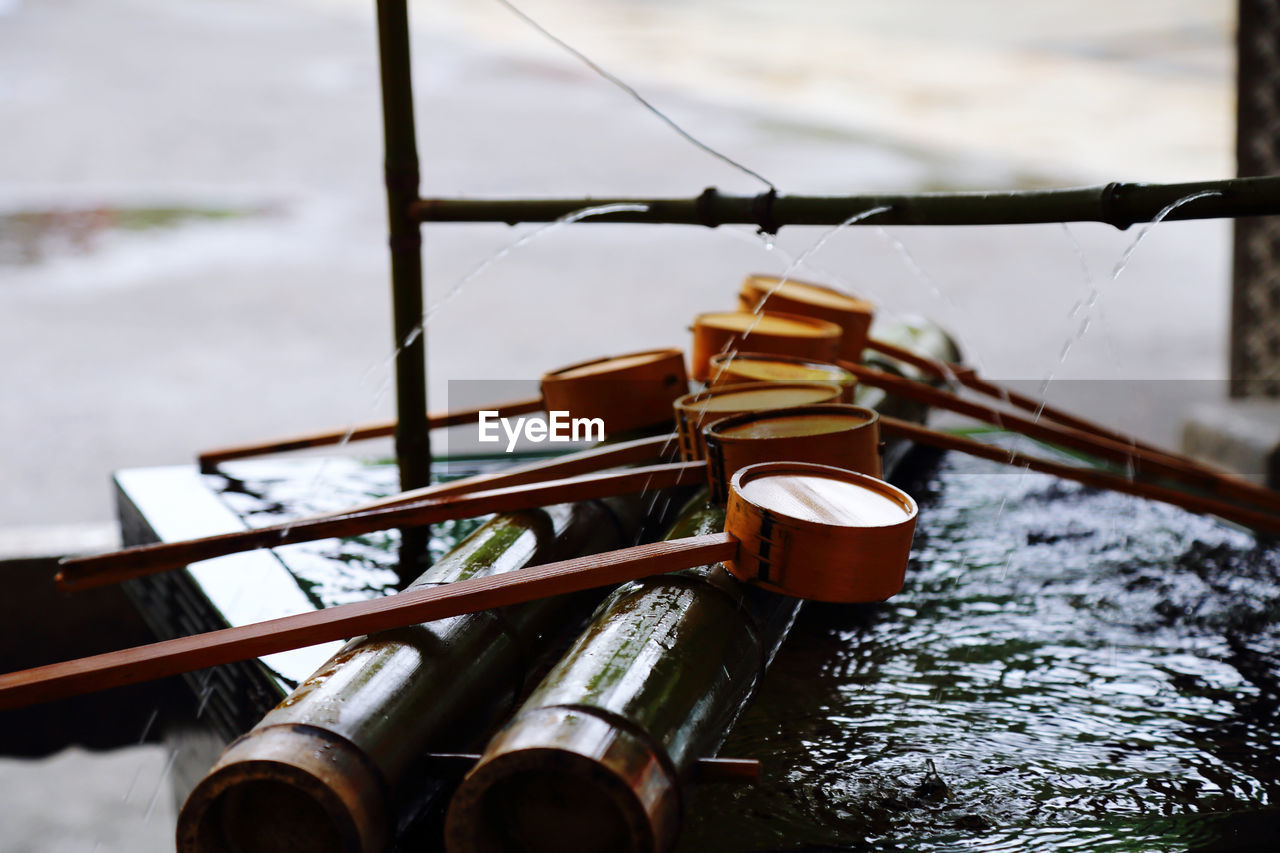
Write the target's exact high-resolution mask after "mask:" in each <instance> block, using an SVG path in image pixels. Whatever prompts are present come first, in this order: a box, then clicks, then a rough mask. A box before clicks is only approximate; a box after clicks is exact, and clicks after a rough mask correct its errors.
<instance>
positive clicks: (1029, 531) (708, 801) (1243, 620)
mask: <svg viewBox="0 0 1280 853" xmlns="http://www.w3.org/2000/svg"><path fill="white" fill-rule="evenodd" d="M909 490H910V491H911V492H912V493H913V494H914V495H915V496H916V497H917V499H918V500H919V501H920V504H921V510H920V521H919V527H918V528H917V532H916V542H915V547H914V549H913V557H912V563H911V567H910V569H909V570H908V575H907V586H906V589H905V590H904V592H903V593H902V594H901V595H899V596H897V597H896V598H894V599H892V600H890V601H889V602H887V603H885V604H882V605H875V606H868V607H861V608H836V607H822V606H812V605H809V606H807V609H806V610H805V611H804V612H803V615H802V617H801V621H800V622H799V623H798V624H797V626H796V628H795V629H794V630H793V631H792V634H791V636H790V638H789V639H788V640H787V642H786V644H784V646H783V648H782V650H781V651H780V652H779V653H778V656H777V658H776V660H775V661H774V662H773V665H772V667H771V669H770V670H769V673H768V675H767V676H766V678H765V681H764V683H763V688H762V690H761V692H760V694H759V695H758V696H757V698H756V700H755V702H754V703H753V704H752V705H751V706H750V708H749V709H748V710H747V711H746V713H745V714H744V715H743V717H742V719H741V720H740V721H739V723H738V725H737V726H736V727H735V729H734V730H733V733H732V734H731V735H730V737H729V739H728V742H727V743H726V744H725V746H724V748H723V749H722V750H721V754H723V755H728V756H742V757H756V758H759V759H760V760H761V761H762V762H763V763H764V767H765V773H764V780H763V783H762V784H761V785H759V786H757V787H754V788H734V787H730V786H707V787H704V788H703V789H701V790H699V792H698V793H697V795H696V796H695V798H694V800H693V802H692V805H691V809H690V811H691V816H690V819H689V820H688V824H687V826H686V831H685V834H684V836H683V839H682V843H681V849H682V850H688V851H694V850H705V849H712V847H714V849H716V850H723V851H735V850H737V851H747V850H751V851H756V850H775V849H776V850H783V849H786V850H794V849H831V848H835V847H839V848H840V849H845V848H846V847H848V848H849V849H868V850H984V851H986V850H992V851H994V850H1011V851H1012V850H1018V851H1022V850H1066V849H1070V850H1090V851H1111V850H1142V851H1153V850H1170V851H1172V850H1188V849H1192V850H1204V851H1208V850H1227V849H1248V850H1256V849H1269V848H1268V847H1267V846H1266V843H1265V842H1260V841H1259V839H1260V838H1266V837H1268V836H1266V835H1260V834H1259V833H1267V832H1274V830H1275V829H1276V828H1278V827H1280V811H1277V810H1275V809H1274V806H1275V801H1276V798H1277V796H1278V795H1280V759H1278V758H1277V753H1276V746H1277V736H1278V735H1280V716H1278V715H1277V705H1278V703H1280V627H1278V626H1277V616H1280V549H1278V548H1276V547H1274V546H1273V545H1272V544H1270V543H1266V542H1260V541H1258V540H1256V539H1255V538H1254V537H1253V536H1252V535H1251V534H1247V533H1244V532H1241V531H1239V530H1237V529H1235V528H1232V527H1229V526H1227V525H1225V524H1222V523H1219V522H1216V521H1214V520H1211V519H1206V518H1202V517H1198V516H1193V515H1190V514H1188V513H1185V512H1183V511H1181V510H1178V509H1175V508H1172V507H1167V506H1163V505H1160V504H1155V503H1151V502H1147V501H1141V500H1138V499H1133V498H1128V497H1125V496H1122V495H1117V494H1112V493H1107V492H1098V491H1094V490H1090V489H1086V488H1084V487H1080V486H1076V485H1074V484H1070V483H1064V482H1062V481H1059V480H1055V479H1054V478H1051V477H1046V476H1043V475H1038V474H1018V473H1010V472H1008V471H1007V469H1001V468H999V467H998V466H995V465H992V464H990V463H986V462H981V461H977V460H972V459H969V458H966V457H963V456H960V455H958V454H950V455H948V456H946V457H945V458H944V460H943V462H942V463H941V465H940V467H938V468H937V469H935V470H933V471H931V472H930V473H929V474H928V475H927V476H924V477H922V478H921V479H919V480H918V481H917V482H915V483H912V484H910V485H909ZM929 762H932V763H933V766H934V767H936V771H937V773H936V775H933V774H930V773H929ZM713 841H714V844H713V843H712V842H713ZM1260 843H1261V844H1262V846H1258V845H1259V844H1260ZM1232 844H1235V845H1238V846H1232ZM1251 844H1252V845H1253V846H1250V845H1251Z"/></svg>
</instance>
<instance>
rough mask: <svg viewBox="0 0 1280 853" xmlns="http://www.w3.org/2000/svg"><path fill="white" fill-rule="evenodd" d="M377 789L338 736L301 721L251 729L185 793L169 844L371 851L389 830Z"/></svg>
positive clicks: (194, 852)
mask: <svg viewBox="0 0 1280 853" xmlns="http://www.w3.org/2000/svg"><path fill="white" fill-rule="evenodd" d="M384 787H385V786H384V785H383V782H382V780H381V779H379V778H378V776H377V774H376V773H375V772H374V771H373V770H372V768H371V767H370V765H369V763H368V759H367V758H365V757H364V756H363V755H361V754H360V752H359V751H358V750H356V749H355V748H354V747H352V746H351V745H350V744H349V743H347V742H346V741H345V740H343V739H342V738H340V737H337V736H335V735H333V734H331V733H326V732H322V731H320V730H319V729H310V728H307V727H301V726H273V727H271V728H266V729H260V730H258V729H255V730H254V731H253V732H250V733H249V734H248V735H246V736H245V737H242V738H241V739H240V740H238V741H236V742H235V743H234V744H232V746H231V747H230V748H229V749H228V750H227V751H226V752H224V753H223V754H222V757H221V758H219V759H218V762H217V763H216V764H215V765H214V766H213V769H212V770H211V771H210V772H209V774H208V775H207V776H205V777H204V779H202V780H201V781H200V783H199V784H198V785H196V787H195V789H194V790H192V792H191V794H190V795H189V796H188V797H187V800H186V802H185V803H184V804H183V806H182V810H181V812H180V813H179V815H178V827H177V838H176V841H177V849H178V851H179V853H239V851H245V850H307V851H318V853H331V852H332V853H375V851H380V850H382V849H383V847H384V845H385V843H386V840H387V837H388V834H389V833H388V830H389V818H388V815H387V812H386V809H385V804H384V803H383V799H382V796H381V793H382V790H383V789H384Z"/></svg>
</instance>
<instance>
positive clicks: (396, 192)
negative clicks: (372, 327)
mask: <svg viewBox="0 0 1280 853" xmlns="http://www.w3.org/2000/svg"><path fill="white" fill-rule="evenodd" d="M406 6H407V3H406V0H377V9H378V61H379V71H380V76H381V83H382V129H383V143H384V151H385V160H384V163H383V168H384V175H385V181H386V187H387V222H388V230H389V232H390V236H389V241H388V242H389V245H390V250H391V309H392V334H393V335H394V336H395V340H394V344H395V347H396V428H395V436H396V439H395V442H396V463H397V465H398V466H399V469H400V488H401V489H402V490H407V489H418V488H421V487H423V486H426V485H429V484H430V483H431V432H430V430H429V428H428V425H427V341H426V331H425V329H423V328H422V326H421V324H422V317H423V313H424V312H423V296H422V234H421V232H420V230H419V227H418V224H417V222H416V221H414V218H413V215H412V213H411V205H412V204H413V201H414V199H416V198H417V196H418V180H419V179H418V142H417V135H416V131H415V129H414V119H413V76H412V72H411V69H410V56H409V12H408V9H407V7H406ZM427 536H428V533H427V531H422V530H413V529H411V528H405V529H404V530H402V531H401V533H400V564H401V568H400V574H401V577H402V578H404V579H405V580H406V581H407V580H408V579H409V578H412V577H414V576H415V575H417V570H416V567H417V564H418V563H419V562H420V561H421V560H422V559H423V558H424V557H425V555H426V545H427Z"/></svg>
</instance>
